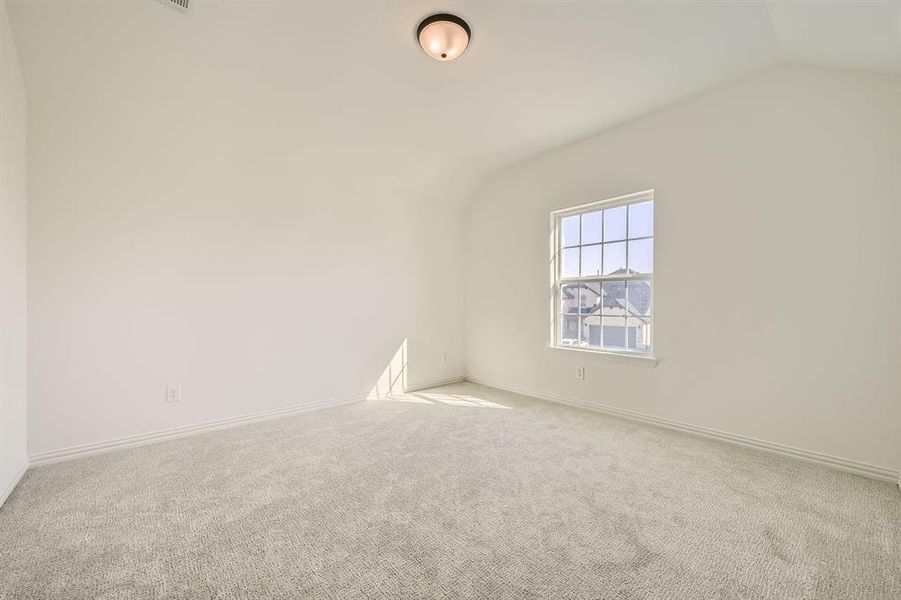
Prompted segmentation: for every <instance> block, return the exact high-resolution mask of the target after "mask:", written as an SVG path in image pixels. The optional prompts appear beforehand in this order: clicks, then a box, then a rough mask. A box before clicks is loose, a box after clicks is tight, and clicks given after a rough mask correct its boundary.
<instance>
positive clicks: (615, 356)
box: [547, 345, 660, 368]
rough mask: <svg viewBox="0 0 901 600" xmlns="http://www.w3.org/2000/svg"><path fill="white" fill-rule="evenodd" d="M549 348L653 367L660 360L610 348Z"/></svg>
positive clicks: (549, 346)
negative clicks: (612, 350)
mask: <svg viewBox="0 0 901 600" xmlns="http://www.w3.org/2000/svg"><path fill="white" fill-rule="evenodd" d="M547 347H548V348H550V349H551V350H563V351H564V352H582V353H585V354H595V355H597V356H600V357H603V358H605V359H608V360H612V361H614V362H619V363H623V364H629V365H635V366H640V367H650V368H654V367H656V366H657V363H658V362H660V360H659V359H658V358H656V357H654V356H647V355H643V354H633V353H631V352H611V351H610V350H595V349H593V348H575V347H571V346H552V345H548V346H547Z"/></svg>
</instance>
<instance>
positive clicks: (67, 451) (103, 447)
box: [28, 397, 364, 466]
mask: <svg viewBox="0 0 901 600" xmlns="http://www.w3.org/2000/svg"><path fill="white" fill-rule="evenodd" d="M363 401H364V399H363V398H362V397H347V398H336V399H332V400H325V401H322V402H316V403H313V404H299V405H296V406H288V407H285V408H276V409H274V410H266V411H261V412H256V413H251V414H248V415H241V416H238V417H229V418H226V419H217V420H215V421H206V422H204V423H196V424H194V425H182V426H180V427H173V428H171V429H165V430H162V431H153V432H149V433H140V434H138V435H130V436H126V437H121V438H115V439H112V440H106V441H103V442H95V443H91V444H83V445H80V446H70V447H68V448H61V449H59V450H51V451H49V452H39V453H37V454H32V455H31V456H29V457H28V463H29V465H30V466H37V465H44V464H48V463H54V462H59V461H63V460H71V459H73V458H80V457H82V456H89V455H91V454H100V453H102V452H111V451H113V450H119V449H122V448H131V447H133V446H143V445H145V444H154V443H156V442H161V441H164V440H172V439H176V438H181V437H186V436H189V435H197V434H200V433H207V432H209V431H216V430H219V429H226V428H229V427H236V426H239V425H247V424H249V423H257V422H260V421H269V420H271V419H278V418H282V417H290V416H293V415H299V414H301V413H305V412H311V411H314V410H322V409H325V408H334V407H336V406H344V405H347V404H355V403H357V402H363Z"/></svg>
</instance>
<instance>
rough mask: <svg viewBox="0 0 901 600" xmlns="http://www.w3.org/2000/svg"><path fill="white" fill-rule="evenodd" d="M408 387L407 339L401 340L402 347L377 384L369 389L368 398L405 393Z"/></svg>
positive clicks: (375, 398)
mask: <svg viewBox="0 0 901 600" xmlns="http://www.w3.org/2000/svg"><path fill="white" fill-rule="evenodd" d="M406 389H407V339H406V338H404V341H403V342H401V345H400V347H399V348H398V349H397V352H395V353H394V356H392V357H391V360H390V361H388V365H387V366H386V367H385V370H384V371H382V374H381V375H379V378H378V379H377V380H376V382H375V385H374V386H372V389H371V390H369V394H368V395H367V396H366V399H367V400H378V399H380V398H387V397H388V396H390V395H392V394H403V393H404V391H405V390H406Z"/></svg>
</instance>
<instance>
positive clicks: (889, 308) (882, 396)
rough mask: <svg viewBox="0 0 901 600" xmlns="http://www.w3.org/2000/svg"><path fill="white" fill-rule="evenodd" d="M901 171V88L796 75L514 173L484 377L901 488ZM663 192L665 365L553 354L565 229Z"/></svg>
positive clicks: (481, 259)
mask: <svg viewBox="0 0 901 600" xmlns="http://www.w3.org/2000/svg"><path fill="white" fill-rule="evenodd" d="M611 93H615V90H611ZM899 165H901V79H899V78H898V77H890V76H880V75H872V74H865V73H863V72H855V71H846V70H832V69H814V68H801V67H784V68H779V69H776V70H773V71H770V72H767V73H765V74H762V75H760V76H757V77H755V78H752V79H751V80H748V81H746V82H743V83H740V84H737V85H734V86H731V87H728V88H726V89H722V90H720V91H715V92H712V93H708V94H705V95H703V96H700V97H698V98H696V99H694V100H691V101H688V102H683V103H680V104H678V105H676V106H674V107H671V108H669V109H666V110H662V111H659V112H656V113H653V114H651V115H649V116H647V117H644V118H641V119H638V120H636V121H634V122H631V123H629V124H626V125H623V126H621V127H617V128H615V129H613V130H610V131H608V132H606V133H603V134H600V135H597V136H594V137H591V138H589V139H586V140H584V141H582V142H580V143H576V144H572V145H569V146H566V147H563V148H560V149H558V150H555V151H552V152H549V153H547V154H544V155H541V156H539V157H537V158H535V159H533V160H530V161H527V162H525V163H522V164H519V165H517V166H514V167H511V168H509V169H507V170H505V171H503V172H500V173H498V174H496V175H495V176H494V177H493V178H491V180H490V181H489V182H488V183H487V184H486V185H485V186H484V187H483V189H482V190H481V191H480V192H479V193H478V194H477V196H476V199H475V201H474V202H473V203H472V205H471V207H470V210H469V213H468V216H467V239H466V250H467V259H466V273H467V300H466V334H465V339H466V363H467V364H466V367H467V372H468V373H469V374H470V375H472V376H473V377H474V378H476V379H478V380H481V381H485V382H489V383H495V384H500V385H505V386H508V387H515V388H517V389H521V390H526V391H532V392H538V393H545V394H552V395H557V396H563V397H566V398H570V399H575V400H579V401H583V402H594V403H599V404H605V405H609V406H613V407H617V408H621V409H627V410H632V411H639V412H643V413H647V414H650V415H653V416H656V417H662V418H667V419H672V420H678V421H682V422H687V423H690V424H694V425H699V426H704V427H709V428H714V429H718V430H721V431H725V432H729V433H734V434H739V435H743V436H749V437H753V438H758V439H761V440H765V441H770V442H775V443H779V444H785V445H790V446H795V447H798V448H803V449H806V450H812V451H816V452H822V453H826V454H831V455H834V456H837V457H842V458H847V459H853V460H858V461H863V462H865V463H869V464H872V465H877V466H883V467H888V468H894V469H897V468H899V467H901V437H899V436H898V424H899V423H901V376H899V369H898V357H899V356H901V321H899V319H898V318H897V315H898V309H899V307H901V302H899V300H901V283H899V277H898V275H899V269H898V264H899V258H901V252H899V245H898V241H897V240H898V231H899V230H901V217H899V211H901V208H899V206H901V169H899ZM649 188H654V189H655V198H656V262H655V265H656V273H655V285H656V290H655V302H656V306H655V331H654V342H655V345H656V354H657V355H658V356H659V358H660V363H659V365H658V366H657V367H656V368H651V369H649V368H644V367H640V366H635V365H632V364H623V363H622V362H616V361H614V360H611V359H609V358H607V357H603V356H598V355H594V354H588V353H582V352H574V351H564V350H556V349H550V348H547V347H546V344H547V343H548V329H549V328H548V318H549V317H548V314H549V307H548V293H549V289H548V260H549V250H548V235H549V225H548V223H549V213H550V211H552V210H555V209H560V208H565V207H568V206H574V205H578V204H582V203H586V202H590V201H594V200H601V199H604V198H609V197H614V196H619V195H622V194H627V193H630V192H637V191H640V190H645V189H649ZM761 311H764V312H765V313H766V314H761ZM578 366H585V368H586V371H587V374H586V378H585V380H584V381H579V380H577V379H576V369H577V367H578Z"/></svg>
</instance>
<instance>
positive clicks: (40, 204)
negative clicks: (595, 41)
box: [28, 3, 463, 455]
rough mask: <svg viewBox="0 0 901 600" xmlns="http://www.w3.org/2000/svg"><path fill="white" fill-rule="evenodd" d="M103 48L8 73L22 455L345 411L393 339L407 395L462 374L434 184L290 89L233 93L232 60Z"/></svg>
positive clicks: (291, 85)
mask: <svg viewBox="0 0 901 600" xmlns="http://www.w3.org/2000/svg"><path fill="white" fill-rule="evenodd" d="M128 8H133V9H134V11H135V12H136V13H138V12H139V11H141V10H143V11H145V12H146V13H147V14H148V15H150V17H148V18H151V17H152V18H155V19H157V20H159V19H162V18H164V17H169V16H172V15H170V14H169V13H168V11H160V10H157V9H158V8H159V7H157V6H155V5H153V3H150V5H149V6H143V5H134V6H133V7H128ZM87 9H91V7H87ZM93 9H97V7H93ZM111 10H112V9H111ZM176 16H179V17H180V16H181V15H176ZM179 24H181V25H179ZM186 26H187V25H186V22H184V20H183V19H182V20H173V25H172V26H171V29H172V31H173V32H178V34H179V35H182V36H184V37H185V38H186V39H190V38H188V33H186V31H185V30H184V29H183V28H184V27H186ZM97 27H98V31H100V33H98V34H97V35H101V34H104V35H113V33H114V34H116V35H118V34H119V33H120V32H118V31H115V32H113V33H110V32H109V30H108V29H104V28H102V27H100V26H99V25H98V26H97ZM60 35H72V36H74V37H76V38H77V41H78V42H79V43H81V42H82V41H84V43H85V44H88V43H90V42H91V41H92V40H91V39H90V35H89V34H87V33H82V32H81V31H80V30H74V29H67V30H65V32H63V33H61V34H60ZM123 35H131V34H123ZM134 35H142V34H138V33H135V34H134ZM172 35H175V33H173V34H172ZM80 36H81V37H80ZM82 37H83V38H84V40H82ZM30 39H32V43H35V44H36V42H35V41H34V39H33V38H30ZM179 39H180V40H181V39H182V38H179ZM179 43H181V42H179ZM184 43H188V42H184ZM190 44H191V46H190V47H191V48H194V46H197V48H194V49H195V50H196V51H198V52H202V51H205V49H204V48H203V47H202V45H200V44H199V42H197V41H196V40H190ZM95 46H96V47H95ZM95 46H92V49H93V50H95V51H96V52H98V53H100V52H102V53H105V54H108V52H109V47H110V46H109V45H108V44H99V43H98V44H95ZM117 47H121V48H122V51H121V53H120V54H119V55H117V56H116V57H109V58H110V60H100V59H99V58H96V57H94V58H92V59H91V61H90V63H91V64H92V68H91V69H82V68H79V66H77V65H72V64H70V63H69V62H68V61H70V60H71V57H69V56H68V55H66V54H64V53H59V54H52V53H51V56H48V57H46V62H41V64H42V65H44V67H45V68H43V69H35V70H34V71H32V72H31V73H28V75H29V79H28V84H29V113H30V119H29V132H28V133H29V150H28V152H29V161H30V162H29V187H30V194H29V202H30V218H29V236H30V238H29V244H30V247H29V286H30V289H29V310H30V327H29V344H30V363H29V373H30V382H29V383H30V391H29V402H30V406H29V410H30V419H29V450H30V453H31V454H32V455H40V454H42V453H47V452H53V451H58V450H63V449H66V448H71V447H73V446H78V445H82V444H95V443H98V442H103V441H107V440H113V439H116V438H121V437H125V436H133V435H138V434H144V433H151V432H159V431H165V430H170V429H172V428H175V427H180V426H184V425H191V424H197V423H203V422H208V421H213V420H219V419H227V418H232V417H237V416H241V415H247V414H250V413H256V412H261V411H270V410H276V409H281V408H287V407H297V406H304V405H310V404H316V403H321V402H324V401H330V400H335V399H363V398H365V397H366V395H367V394H368V393H369V391H370V389H371V388H372V386H373V385H374V384H375V383H376V381H377V380H378V378H379V376H380V374H381V373H382V372H383V370H384V368H385V366H386V365H387V364H388V362H389V361H390V360H391V358H392V357H393V356H394V355H395V353H396V351H397V349H398V348H399V347H400V345H401V344H402V343H403V341H404V340H407V348H408V358H409V365H408V368H407V378H408V382H409V384H410V385H423V384H425V383H430V382H434V381H440V380H444V379H448V378H453V377H459V376H461V375H462V368H463V367H462V302H461V295H460V293H459V290H460V288H461V287H462V284H461V280H460V277H461V261H462V258H461V257H462V250H461V248H462V214H461V211H460V210H459V208H447V207H449V206H452V203H449V202H447V198H446V196H448V195H451V194H453V193H454V190H453V189H452V188H443V187H441V186H437V187H433V186H432V185H431V182H430V181H429V180H428V177H427V174H426V173H424V172H422V171H417V175H418V178H410V177H408V176H407V172H406V171H405V170H404V169H400V168H394V169H389V168H387V167H386V166H385V165H386V164H388V165H395V166H396V165H398V164H404V163H403V162H402V161H400V160H399V159H397V157H396V156H395V155H394V153H396V152H402V151H406V150H405V149H403V148H402V149H400V150H398V149H397V148H395V147H394V146H392V145H391V140H388V139H386V140H383V141H384V142H385V144H384V145H383V146H384V147H383V149H382V153H383V154H386V155H388V158H384V159H380V160H378V161H376V160H374V155H373V154H372V153H371V148H372V144H369V145H368V146H366V147H365V148H358V147H357V146H355V145H354V141H355V139H356V138H355V136H356V134H357V132H356V131H355V130H354V129H353V128H352V127H347V126H344V125H343V124H342V123H341V122H340V121H338V120H335V119H329V120H322V119H318V118H317V114H316V112H315V110H311V109H310V108H309V107H308V106H305V105H304V104H303V103H302V101H303V100H304V99H306V98H307V97H308V96H312V97H314V98H315V94H310V93H308V90H306V89H303V88H298V87H297V86H298V85H300V84H303V83H305V82H306V80H303V79H300V78H293V79H282V78H272V79H266V82H267V85H271V86H272V87H273V89H270V88H268V87H265V86H261V85H256V84H252V85H245V82H247V81H252V78H251V77H249V76H248V75H247V73H246V71H247V70H251V69H254V68H255V66H254V65H253V64H243V63H241V62H240V56H237V55H238V54H239V50H240V48H239V49H236V50H234V51H233V52H232V54H233V55H235V56H232V55H230V56H229V57H217V60H216V61H213V60H212V59H211V60H210V61H209V62H208V64H207V63H203V65H204V66H203V68H204V69H207V70H201V69H195V67H194V65H195V62H197V63H199V62H201V61H200V60H199V59H198V60H196V61H195V62H185V61H180V60H177V57H176V56H174V55H173V54H172V52H173V48H179V47H180V46H179V45H178V43H173V44H172V46H171V47H170V46H166V47H156V46H153V45H151V44H145V45H141V46H138V45H129V44H127V43H124V42H123V43H122V44H121V46H117ZM40 52H42V47H41V46H38V47H37V48H36V49H33V53H38V54H40ZM186 52H187V51H186ZM92 56H93V55H92ZM195 58H196V57H195ZM232 59H233V60H232ZM151 72H152V73H153V74H154V75H153V76H152V77H151V76H149V75H148V73H151ZM161 82H162V83H161ZM170 83H171V84H172V85H171V86H170V85H168V84H170ZM164 84H165V85H164ZM176 90H177V91H176ZM182 107H185V110H182ZM326 134H327V135H326ZM317 140H320V142H317ZM321 140H325V142H322V141H321ZM442 207H446V208H442ZM445 356H446V360H445ZM167 383H178V384H180V385H181V389H182V400H181V402H177V403H167V402H165V392H164V389H165V386H166V384H167Z"/></svg>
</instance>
